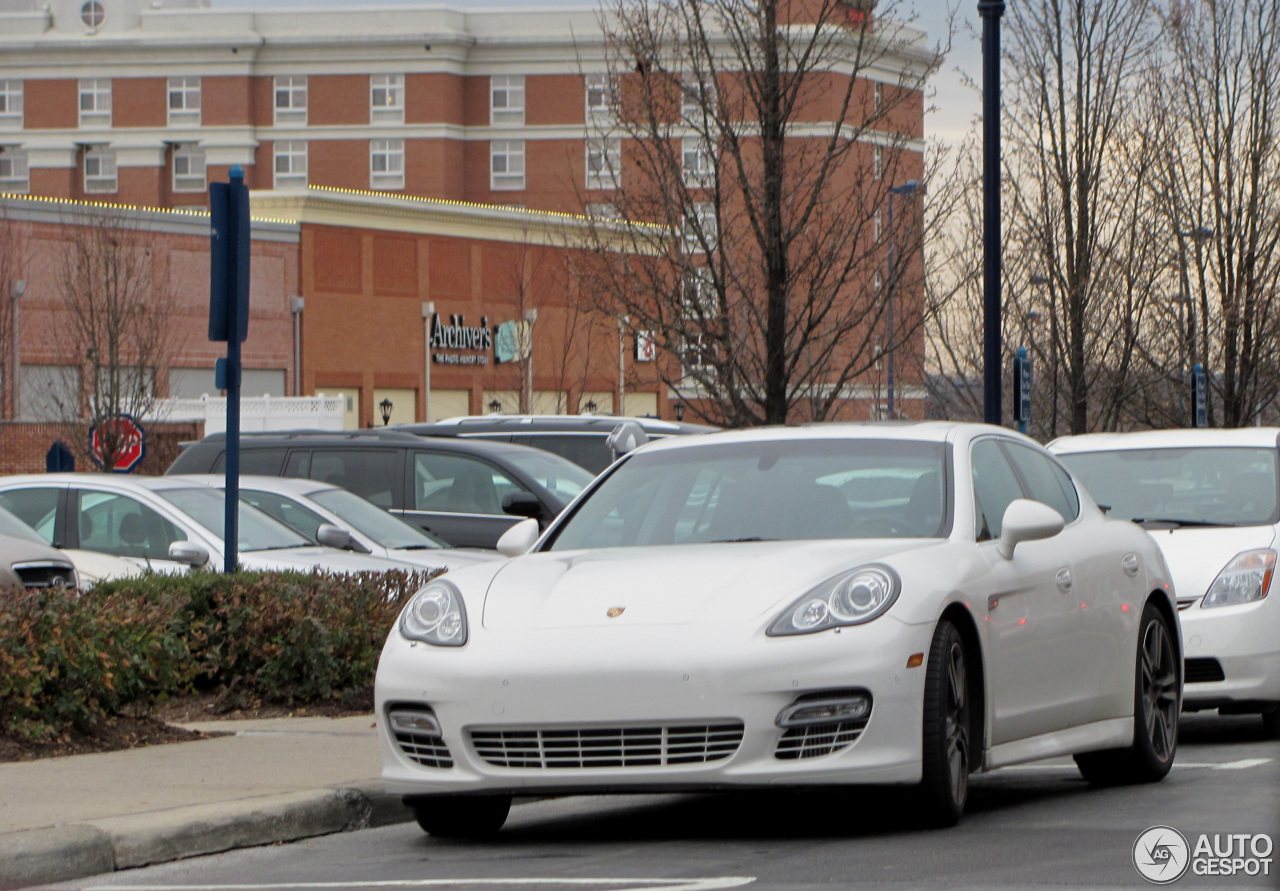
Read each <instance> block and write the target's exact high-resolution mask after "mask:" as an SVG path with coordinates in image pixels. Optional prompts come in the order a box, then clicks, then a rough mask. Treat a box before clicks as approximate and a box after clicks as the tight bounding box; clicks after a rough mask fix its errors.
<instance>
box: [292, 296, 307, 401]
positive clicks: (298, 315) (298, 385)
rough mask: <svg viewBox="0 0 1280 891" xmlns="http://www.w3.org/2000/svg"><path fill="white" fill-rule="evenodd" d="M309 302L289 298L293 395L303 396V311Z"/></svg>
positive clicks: (299, 298) (297, 298)
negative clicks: (291, 328) (291, 332)
mask: <svg viewBox="0 0 1280 891" xmlns="http://www.w3.org/2000/svg"><path fill="white" fill-rule="evenodd" d="M306 305H307V301H306V300H305V299H304V298H302V297H290V298H289V312H290V313H291V314H292V315H293V395H294V396H301V395H302V310H303V309H305V308H306Z"/></svg>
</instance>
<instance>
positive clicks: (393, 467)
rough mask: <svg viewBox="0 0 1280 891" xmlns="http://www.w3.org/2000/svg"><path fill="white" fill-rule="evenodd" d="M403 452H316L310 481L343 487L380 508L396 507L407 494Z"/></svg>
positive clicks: (312, 456)
mask: <svg viewBox="0 0 1280 891" xmlns="http://www.w3.org/2000/svg"><path fill="white" fill-rule="evenodd" d="M403 456H404V453H403V452H400V451H394V450H391V449H315V450H314V451H313V452H312V453H311V472H310V473H308V474H307V477H308V478H309V479H313V480H319V481H321V482H324V483H332V484H333V485H335V486H341V487H342V488H344V489H346V490H347V491H349V492H355V493H356V494H357V495H359V496H360V497H361V498H364V499H367V500H368V501H372V502H373V503H374V504H376V505H378V507H381V508H383V509H384V510H385V509H387V508H391V507H394V506H395V502H396V500H397V499H396V497H395V493H397V492H399V491H402V490H403V479H404V477H403V475H402V472H401V470H400V467H401V463H400V461H401V458H402V457H403Z"/></svg>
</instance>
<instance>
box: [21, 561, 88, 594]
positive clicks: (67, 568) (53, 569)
mask: <svg viewBox="0 0 1280 891" xmlns="http://www.w3.org/2000/svg"><path fill="white" fill-rule="evenodd" d="M13 571H14V573H15V574H17V576H18V578H19V579H20V580H21V581H22V587H24V588H55V587H56V588H72V587H75V583H76V571H75V569H74V568H73V567H72V566H71V564H70V563H54V562H52V561H49V562H44V561H30V562H27V563H15V564H13Z"/></svg>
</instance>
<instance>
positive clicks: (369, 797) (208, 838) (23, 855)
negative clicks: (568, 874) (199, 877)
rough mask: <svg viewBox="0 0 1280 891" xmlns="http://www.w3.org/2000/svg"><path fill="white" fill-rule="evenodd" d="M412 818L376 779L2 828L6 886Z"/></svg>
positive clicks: (0, 877)
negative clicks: (78, 820) (122, 814)
mask: <svg viewBox="0 0 1280 891" xmlns="http://www.w3.org/2000/svg"><path fill="white" fill-rule="evenodd" d="M412 819H413V813H412V812H411V811H410V810H409V809H408V808H406V807H405V806H404V805H403V804H401V802H400V797H399V796H397V795H389V794H387V793H386V792H384V791H382V788H381V785H380V784H379V783H377V782H376V781H374V782H369V783H361V784H357V785H354V786H347V787H342V788H331V789H316V790H312V791H309V792H294V793H289V794H285V795H268V796H263V797H261V798H247V799H239V800H236V801H226V802H219V803H216V804H202V805H195V806H192V807H184V808H174V809H170V810H162V811H151V812H149V813H144V814H131V815H129V816H125V817H110V818H105V819H101V820H86V821H85V822H83V823H74V824H66V825H60V826H52V827H49V828H47V829H29V830H25V831H22V832H8V833H4V834H0V888H20V887H23V886H26V885H41V884H47V883H49V882H61V881H67V880H69V879H78V878H84V877H85V876H91V875H98V874H100V873H104V872H113V871H115V870H118V869H131V868H133V867H137V866H146V865H148V864H152V863H165V862H167V861H170V860H181V859H182V858H184V857H196V856H199V855H202V854H216V853H218V852H220V851H230V850H233V849H235V848H250V847H255V846H257V845H269V844H275V843H277V842H287V841H297V840H298V839H303V838H311V837H313V836H317V835H329V834H331V833H334V832H350V831H353V830H356V829H367V828H370V827H375V826H389V825H392V824H395V823H405V822H408V821H410V820H412Z"/></svg>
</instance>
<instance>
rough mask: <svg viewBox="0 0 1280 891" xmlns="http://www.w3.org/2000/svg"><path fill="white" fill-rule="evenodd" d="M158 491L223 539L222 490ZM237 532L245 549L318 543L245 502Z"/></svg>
mask: <svg viewBox="0 0 1280 891" xmlns="http://www.w3.org/2000/svg"><path fill="white" fill-rule="evenodd" d="M156 494H157V495H159V496H160V497H161V498H163V499H164V500H165V501H167V502H169V503H170V504H172V505H173V506H174V507H176V508H177V509H178V510H180V511H182V512H183V513H184V514H186V515H187V516H188V517H190V518H191V519H192V520H194V521H195V522H197V523H199V524H200V525H201V526H203V527H204V528H205V529H208V530H209V531H210V532H212V533H213V534H214V535H215V536H217V538H218V540H219V541H221V540H222V535H223V532H225V531H226V507H225V505H226V501H225V500H224V499H223V497H222V490H221V489H205V488H200V489H158V490H157V491H156ZM236 532H237V534H238V536H239V542H238V544H237V546H236V547H237V549H239V550H241V551H270V550H275V549H277V548H300V547H305V546H307V545H310V544H315V542H312V541H308V540H307V539H306V538H304V537H303V536H302V535H300V534H299V533H297V532H295V531H294V530H292V529H290V528H289V527H288V526H286V525H284V524H283V523H280V522H277V521H276V520H274V519H272V518H271V517H269V516H267V515H266V514H264V513H263V512H262V511H260V510H258V509H257V508H256V507H254V506H253V505H251V504H245V503H244V502H243V501H242V502H241V503H240V514H239V525H238V527H237V529H236Z"/></svg>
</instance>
